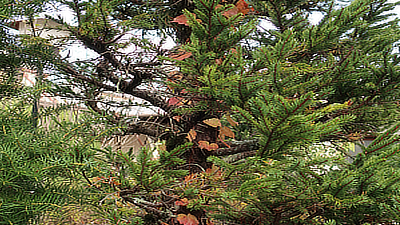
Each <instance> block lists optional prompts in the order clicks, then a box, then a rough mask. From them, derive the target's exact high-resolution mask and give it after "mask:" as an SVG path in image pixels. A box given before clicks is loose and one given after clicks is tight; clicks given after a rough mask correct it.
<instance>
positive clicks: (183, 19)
mask: <svg viewBox="0 0 400 225" xmlns="http://www.w3.org/2000/svg"><path fill="white" fill-rule="evenodd" d="M171 22H173V23H178V24H183V25H185V26H189V23H188V19H187V17H186V16H185V14H182V15H180V16H177V17H175V18H174V19H173V20H172V21H171Z"/></svg>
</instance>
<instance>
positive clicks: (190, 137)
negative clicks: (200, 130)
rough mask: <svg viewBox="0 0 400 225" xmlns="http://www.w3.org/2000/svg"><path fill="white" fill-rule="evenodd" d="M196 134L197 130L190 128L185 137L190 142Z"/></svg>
mask: <svg viewBox="0 0 400 225" xmlns="http://www.w3.org/2000/svg"><path fill="white" fill-rule="evenodd" d="M196 136H197V132H196V131H195V130H194V129H191V130H190V131H189V133H188V135H187V136H186V138H187V139H188V140H189V141H190V142H192V141H194V140H195V139H196Z"/></svg>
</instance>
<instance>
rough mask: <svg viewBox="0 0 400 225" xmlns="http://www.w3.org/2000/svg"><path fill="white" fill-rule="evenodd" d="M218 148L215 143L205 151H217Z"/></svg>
mask: <svg viewBox="0 0 400 225" xmlns="http://www.w3.org/2000/svg"><path fill="white" fill-rule="evenodd" d="M218 148H219V147H218V145H217V144H216V143H211V144H210V147H209V148H208V149H207V150H208V151H212V150H217V149H218Z"/></svg>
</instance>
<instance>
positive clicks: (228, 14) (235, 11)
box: [222, 6, 239, 18]
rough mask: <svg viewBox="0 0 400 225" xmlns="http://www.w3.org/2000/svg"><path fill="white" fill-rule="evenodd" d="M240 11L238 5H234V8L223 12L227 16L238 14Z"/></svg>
mask: <svg viewBox="0 0 400 225" xmlns="http://www.w3.org/2000/svg"><path fill="white" fill-rule="evenodd" d="M238 13H239V10H238V8H237V7H236V6H234V7H233V8H232V9H229V10H227V11H225V12H224V13H222V15H224V16H226V17H228V18H229V17H232V16H236V15H237V14H238Z"/></svg>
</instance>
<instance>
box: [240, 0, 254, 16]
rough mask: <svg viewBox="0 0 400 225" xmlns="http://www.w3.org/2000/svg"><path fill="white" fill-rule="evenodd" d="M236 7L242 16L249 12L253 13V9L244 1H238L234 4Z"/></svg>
mask: <svg viewBox="0 0 400 225" xmlns="http://www.w3.org/2000/svg"><path fill="white" fill-rule="evenodd" d="M236 7H237V9H238V11H239V12H240V13H243V15H246V14H247V13H249V12H250V11H254V9H253V8H250V7H249V4H247V2H245V1H244V0H239V1H238V2H237V3H236Z"/></svg>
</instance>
